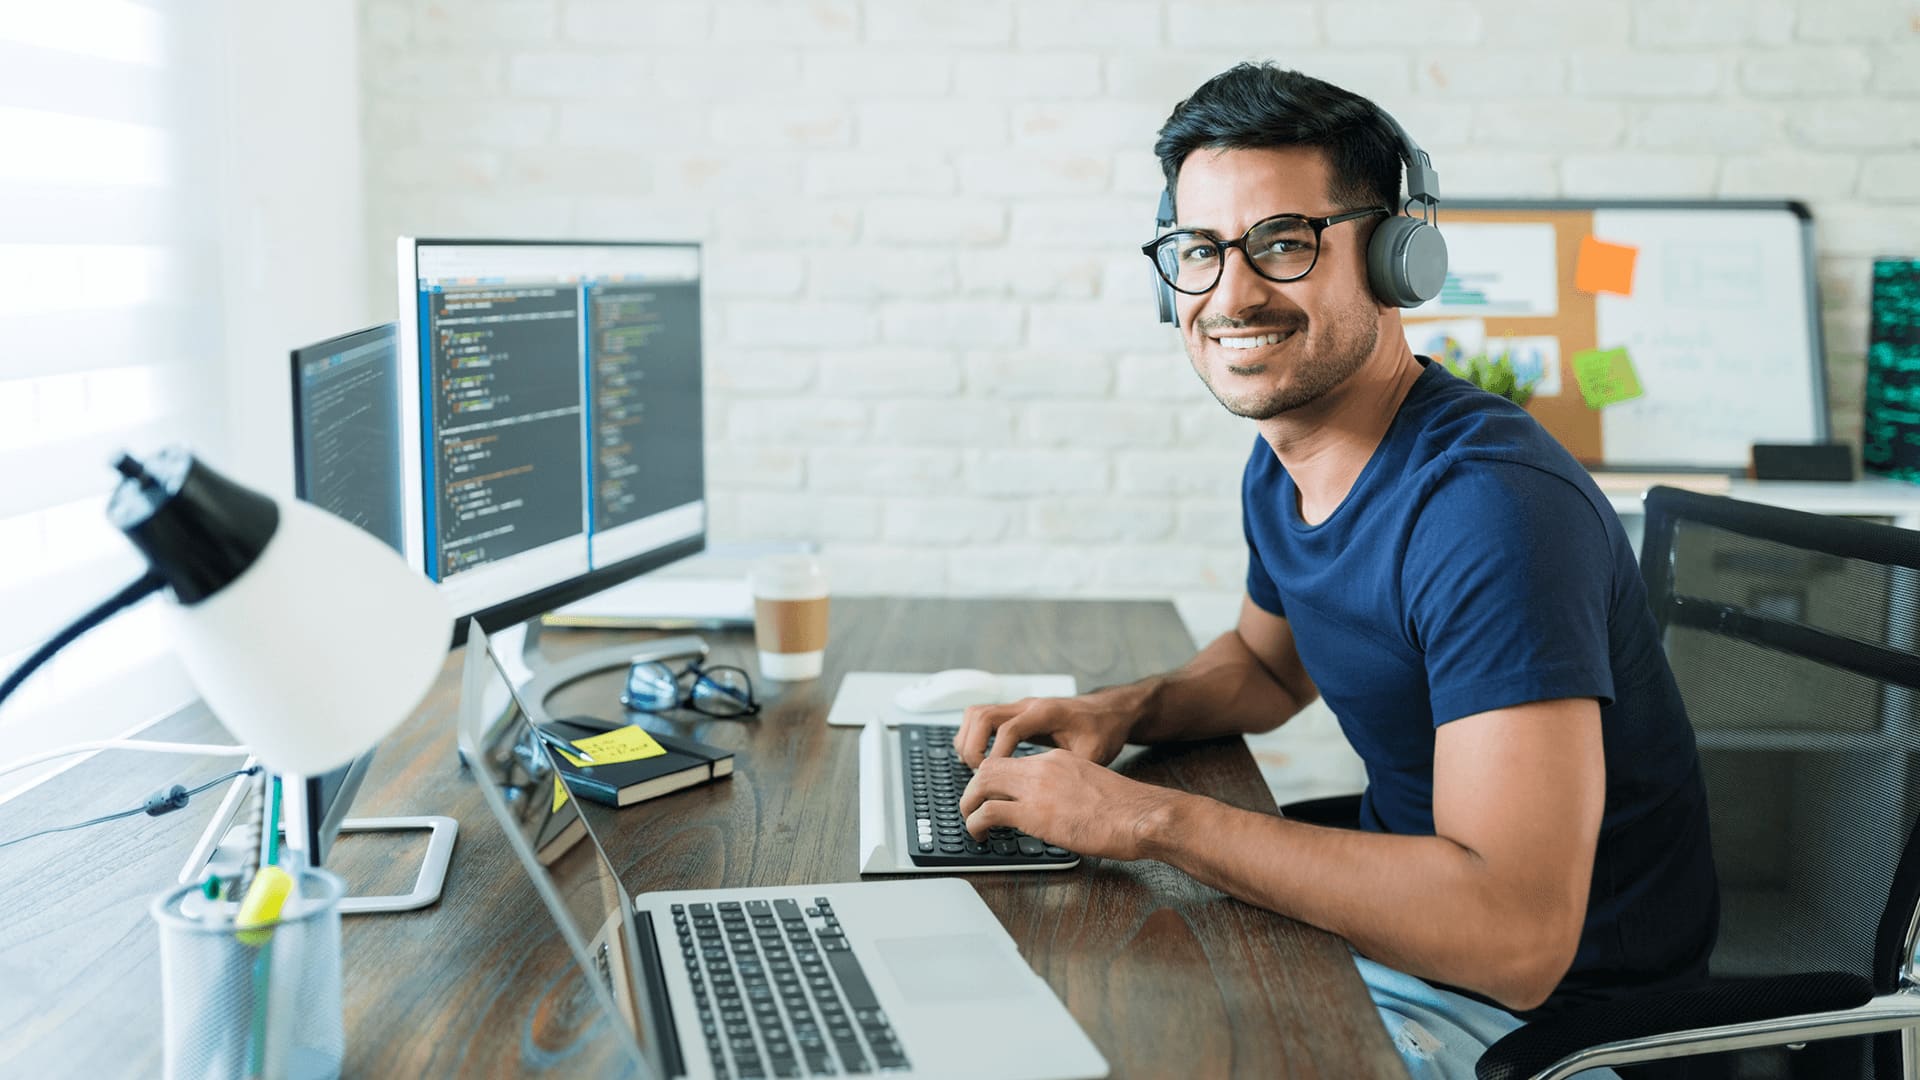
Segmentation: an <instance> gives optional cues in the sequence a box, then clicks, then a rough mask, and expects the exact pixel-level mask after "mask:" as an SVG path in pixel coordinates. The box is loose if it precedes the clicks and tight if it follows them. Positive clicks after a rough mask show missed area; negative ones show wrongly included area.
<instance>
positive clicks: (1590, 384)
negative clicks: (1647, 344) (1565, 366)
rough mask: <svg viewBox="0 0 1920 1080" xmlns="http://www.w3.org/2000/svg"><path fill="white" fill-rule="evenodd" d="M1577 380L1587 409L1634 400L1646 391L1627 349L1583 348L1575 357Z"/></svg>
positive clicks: (1574, 372)
mask: <svg viewBox="0 0 1920 1080" xmlns="http://www.w3.org/2000/svg"><path fill="white" fill-rule="evenodd" d="M1573 379H1574V381H1575V382H1577V383H1579V384H1580V396H1581V397H1582V398H1584V399H1585V400H1586V402H1587V408H1589V409H1598V408H1601V407H1602V406H1606V405H1616V404H1619V403H1620V402H1622V401H1631V400H1633V399H1634V398H1637V397H1639V396H1640V395H1641V394H1642V393H1644V391H1643V390H1642V389H1641V388H1640V376H1639V375H1638V374H1636V373H1635V372H1634V370H1633V358H1632V357H1629V356H1628V355H1627V350H1625V349H1583V350H1581V351H1580V352H1577V353H1574V354H1573Z"/></svg>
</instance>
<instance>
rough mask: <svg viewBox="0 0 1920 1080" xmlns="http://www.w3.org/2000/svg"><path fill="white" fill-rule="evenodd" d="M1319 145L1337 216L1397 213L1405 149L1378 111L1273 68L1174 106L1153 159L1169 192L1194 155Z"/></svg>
mask: <svg viewBox="0 0 1920 1080" xmlns="http://www.w3.org/2000/svg"><path fill="white" fill-rule="evenodd" d="M1283 146H1314V147H1319V148H1320V149H1321V150H1323V151H1325V153H1326V155H1327V161H1328V164H1329V165H1331V166H1332V172H1333V177H1332V180H1331V181H1330V186H1331V188H1332V190H1331V191H1329V192H1328V193H1327V194H1329V195H1331V196H1332V197H1333V201H1334V203H1335V207H1334V209H1337V210H1357V209H1360V208H1362V207H1367V206H1383V207H1386V208H1387V209H1389V210H1395V211H1398V209H1399V208H1400V166H1401V158H1400V142H1399V140H1398V139H1397V138H1396V137H1395V136H1394V134H1393V129H1392V128H1391V127H1390V126H1389V125H1388V124H1387V122H1386V120H1385V119H1384V117H1383V115H1382V114H1381V112H1380V110H1379V109H1378V107H1376V106H1375V105H1374V104H1373V103H1372V102H1371V101H1368V100H1367V99H1366V98H1363V97H1361V96H1360V95H1358V94H1355V93H1352V92H1351V91H1347V90H1342V89H1340V88H1339V87H1337V86H1335V85H1333V84H1332V83H1329V82H1323V81H1321V80H1319V79H1316V78H1314V77H1313V76H1311V75H1302V74H1301V73H1299V72H1297V71H1291V70H1288V69H1287V68H1283V67H1277V66H1275V65H1274V64H1272V63H1261V64H1253V63H1241V64H1235V65H1234V66H1233V67H1231V68H1228V69H1227V70H1226V71H1223V72H1221V73H1220V74H1218V75H1215V76H1214V77H1213V78H1211V79H1208V80H1207V81H1206V82H1205V83H1202V84H1201V86H1200V89H1198V90H1195V91H1194V92H1193V96H1192V97H1189V98H1187V99H1186V100H1185V101H1182V102H1181V103H1180V104H1178V105H1175V106H1174V107H1173V115H1171V116H1169V117H1167V122H1166V124H1165V125H1164V126H1163V127H1161V129H1160V139H1159V141H1158V142H1156V143H1155V144H1154V147H1153V152H1154V153H1155V154H1157V155H1159V157H1160V171H1161V172H1163V173H1165V174H1166V177H1167V190H1168V191H1171V192H1174V196H1175V198H1176V199H1178V197H1179V192H1178V190H1177V188H1176V181H1178V180H1179V178H1180V166H1181V164H1182V163H1183V162H1185V161H1186V160H1187V155H1188V154H1191V153H1193V152H1194V151H1195V150H1202V149H1206V150H1265V149H1273V148H1277V147H1283Z"/></svg>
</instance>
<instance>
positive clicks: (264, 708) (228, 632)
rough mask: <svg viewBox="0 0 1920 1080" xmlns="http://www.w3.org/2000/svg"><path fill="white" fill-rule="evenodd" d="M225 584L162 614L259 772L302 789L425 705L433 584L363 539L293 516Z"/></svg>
mask: <svg viewBox="0 0 1920 1080" xmlns="http://www.w3.org/2000/svg"><path fill="white" fill-rule="evenodd" d="M277 502H278V506H279V510H280V522H279V525H278V527H277V528H276V529H275V530H274V534H273V538H272V539H271V540H270V541H268V543H267V546H266V549H265V550H264V551H262V552H261V553H260V557H259V558H258V559H257V560H256V561H255V562H254V563H253V565H252V566H249V567H248V568H247V569H246V570H245V572H243V573H242V574H241V575H240V576H239V577H238V578H236V579H235V580H234V581H232V582H231V583H229V584H228V585H227V586H226V587H225V588H222V589H221V590H219V591H218V592H216V593H214V594H213V595H212V596H209V597H207V598H206V599H204V600H202V601H200V602H199V603H197V604H193V605H177V604H170V605H167V608H168V610H169V611H170V612H171V618H172V620H173V624H174V635H175V636H174V646H175V648H176V650H177V651H178V652H179V654H180V658H181V660H182V661H184V662H185V664H186V667H187V673H188V674H189V675H190V676H191V677H192V678H193V682H194V685H195V686H196V687H197V688H198V689H199V691H200V695H201V697H203V698H204V699H205V700H206V702H207V705H208V706H209V707H210V708H212V710H213V713H214V716H216V717H217V718H218V719H219V720H220V722H221V724H223V725H225V726H226V728H227V730H228V731H230V732H232V733H233V735H234V737H235V738H237V739H239V740H240V741H241V742H243V743H246V744H247V745H248V746H249V747H250V748H251V749H252V750H253V752H254V754H255V755H257V756H258V757H259V758H260V761H261V762H262V763H263V764H264V765H266V766H267V767H268V768H269V769H272V770H273V771H275V772H281V773H298V774H303V775H311V774H315V773H322V772H327V771H329V770H331V769H336V768H338V767H340V766H342V765H345V764H346V763H347V762H349V761H351V760H353V759H354V758H355V757H357V756H359V755H360V754H363V753H365V752H366V751H368V750H370V749H372V748H373V746H374V745H375V744H376V743H378V742H379V741H380V739H381V738H382V737H384V736H385V735H386V734H387V733H388V732H389V731H392V730H393V729H394V727H395V726H397V725H398V724H399V723H400V722H401V721H402V720H405V719H406V718H407V716H408V715H409V714H410V713H411V712H412V711H413V708H414V706H416V705H418V704H419V703H420V700H421V698H423V697H425V696H426V693H427V690H428V689H429V688H430V687H431V686H432V685H433V681H434V678H435V677H436V676H437V675H438V674H439V673H440V668H441V665H442V664H443V663H444V662H445V660H446V656H447V648H448V644H449V642H450V641H451V640H452V629H453V620H452V616H451V614H450V613H449V612H448V610H447V606H446V603H445V601H444V600H442V599H441V597H440V594H439V591H438V590H437V589H436V588H435V587H434V585H433V583H432V582H430V581H428V580H427V579H426V577H425V576H424V575H423V574H421V573H420V572H418V571H416V570H414V569H412V568H410V567H408V566H407V564H406V563H405V561H404V560H402V559H401V558H400V556H399V555H397V554H395V553H394V552H393V551H392V549H390V548H388V547H386V546H385V545H383V544H381V543H380V542H379V541H378V540H376V539H374V538H373V537H372V536H370V535H368V534H367V533H364V532H362V531H361V530H360V529H358V528H356V527H354V526H353V525H350V524H348V523H347V522H345V521H343V520H341V519H339V518H337V517H334V516H333V515H331V514H328V513H326V512H324V511H322V510H318V509H316V508H314V507H312V506H309V505H307V504H306V503H302V502H296V501H293V500H277Z"/></svg>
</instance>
